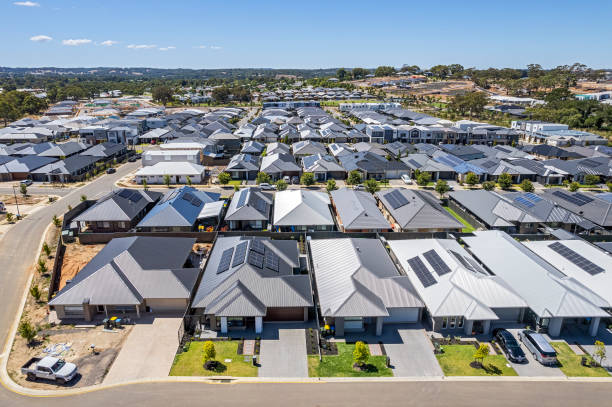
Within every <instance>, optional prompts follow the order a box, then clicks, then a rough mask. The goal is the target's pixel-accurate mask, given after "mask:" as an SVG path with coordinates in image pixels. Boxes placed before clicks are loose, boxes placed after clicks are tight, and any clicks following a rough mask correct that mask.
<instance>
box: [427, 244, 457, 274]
mask: <svg viewBox="0 0 612 407" xmlns="http://www.w3.org/2000/svg"><path fill="white" fill-rule="evenodd" d="M423 257H425V260H427V262H428V263H429V264H431V267H433V269H434V271H435V272H436V273H438V275H439V276H443V275H444V274H448V273H450V272H451V271H452V270H451V269H450V267H448V264H446V263H445V262H444V260H442V258H441V257H440V255H439V254H438V253H436V251H435V250H433V249H432V250H429V251H428V252H425V253H423Z"/></svg>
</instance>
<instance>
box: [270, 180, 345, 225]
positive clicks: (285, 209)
mask: <svg viewBox="0 0 612 407" xmlns="http://www.w3.org/2000/svg"><path fill="white" fill-rule="evenodd" d="M330 204H331V202H330V200H329V195H327V193H326V192H319V191H305V190H300V189H291V190H286V191H280V192H277V193H276V194H275V195H274V221H273V224H274V226H319V225H327V226H333V225H334V219H333V218H332V215H331V212H330V210H329V206H330Z"/></svg>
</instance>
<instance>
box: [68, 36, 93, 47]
mask: <svg viewBox="0 0 612 407" xmlns="http://www.w3.org/2000/svg"><path fill="white" fill-rule="evenodd" d="M90 43H91V40H88V39H86V38H80V39H78V40H63V41H62V45H69V46H71V47H76V46H78V45H84V44H90Z"/></svg>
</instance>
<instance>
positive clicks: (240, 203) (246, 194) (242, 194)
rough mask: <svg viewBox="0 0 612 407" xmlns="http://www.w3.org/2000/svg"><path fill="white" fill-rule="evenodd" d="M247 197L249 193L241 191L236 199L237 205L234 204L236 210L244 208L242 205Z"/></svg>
mask: <svg viewBox="0 0 612 407" xmlns="http://www.w3.org/2000/svg"><path fill="white" fill-rule="evenodd" d="M248 195H249V191H247V190H246V189H243V190H242V192H241V193H240V197H239V198H238V203H237V204H236V206H237V207H238V208H241V207H243V206H244V203H245V202H246V199H247V196H248Z"/></svg>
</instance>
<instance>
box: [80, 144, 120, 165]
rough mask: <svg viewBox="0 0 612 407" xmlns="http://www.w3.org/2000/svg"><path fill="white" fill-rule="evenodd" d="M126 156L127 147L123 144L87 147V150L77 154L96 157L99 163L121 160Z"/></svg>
mask: <svg viewBox="0 0 612 407" xmlns="http://www.w3.org/2000/svg"><path fill="white" fill-rule="evenodd" d="M126 154H127V147H126V146H125V145H124V144H117V143H109V142H106V143H101V144H96V145H95V146H92V147H89V148H88V149H87V150H85V151H83V152H81V153H79V155H83V156H90V157H96V158H97V159H98V160H99V161H110V160H113V159H121V158H122V157H124V156H125V155H126Z"/></svg>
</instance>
